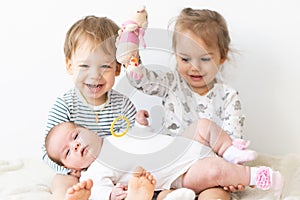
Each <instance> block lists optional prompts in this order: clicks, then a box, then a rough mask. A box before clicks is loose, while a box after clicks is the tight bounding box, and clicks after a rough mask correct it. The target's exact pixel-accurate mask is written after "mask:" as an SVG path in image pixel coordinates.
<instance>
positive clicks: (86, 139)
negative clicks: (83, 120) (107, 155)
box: [47, 122, 102, 170]
mask: <svg viewBox="0 0 300 200" xmlns="http://www.w3.org/2000/svg"><path fill="white" fill-rule="evenodd" d="M47 143H48V145H47V152H48V153H49V154H50V156H51V157H53V158H55V159H57V160H59V161H60V162H61V163H63V164H64V166H65V167H67V168H70V169H76V170H81V169H84V168H87V167H88V166H89V165H90V164H91V163H92V162H93V161H94V160H95V158H96V157H97V156H98V154H99V152H100V149H101V146H102V139H101V138H100V137H98V136H97V135H96V134H95V133H93V132H91V131H89V130H88V129H86V128H83V127H76V126H75V125H74V124H73V123H68V122H67V123H62V124H59V125H57V126H56V127H55V129H54V130H53V132H52V133H51V137H49V138H48V142H47Z"/></svg>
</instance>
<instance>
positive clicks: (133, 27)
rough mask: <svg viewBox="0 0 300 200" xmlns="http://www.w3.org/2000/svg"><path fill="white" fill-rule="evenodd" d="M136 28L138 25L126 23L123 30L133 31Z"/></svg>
mask: <svg viewBox="0 0 300 200" xmlns="http://www.w3.org/2000/svg"><path fill="white" fill-rule="evenodd" d="M137 29H138V25H137V24H128V25H126V27H125V28H124V31H135V30H137Z"/></svg>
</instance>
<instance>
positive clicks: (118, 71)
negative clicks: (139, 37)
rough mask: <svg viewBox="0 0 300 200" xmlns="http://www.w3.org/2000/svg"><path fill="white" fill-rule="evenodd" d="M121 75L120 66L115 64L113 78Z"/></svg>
mask: <svg viewBox="0 0 300 200" xmlns="http://www.w3.org/2000/svg"><path fill="white" fill-rule="evenodd" d="M120 74H121V64H120V63H118V62H117V66H116V72H115V76H119V75H120Z"/></svg>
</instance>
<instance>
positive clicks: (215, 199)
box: [198, 187, 230, 200]
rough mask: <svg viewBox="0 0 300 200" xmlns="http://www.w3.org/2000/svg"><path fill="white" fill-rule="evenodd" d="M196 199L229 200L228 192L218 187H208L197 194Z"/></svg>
mask: <svg viewBox="0 0 300 200" xmlns="http://www.w3.org/2000/svg"><path fill="white" fill-rule="evenodd" d="M198 200H230V193H229V192H228V191H225V190H223V188H220V187H215V188H208V189H206V190H203V191H202V192H201V193H200V194H199V196H198Z"/></svg>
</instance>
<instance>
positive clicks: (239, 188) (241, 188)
mask: <svg viewBox="0 0 300 200" xmlns="http://www.w3.org/2000/svg"><path fill="white" fill-rule="evenodd" d="M223 189H224V190H226V191H230V192H241V191H244V190H245V186H244V185H241V184H239V185H238V186H237V187H236V186H233V185H230V186H227V187H223Z"/></svg>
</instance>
